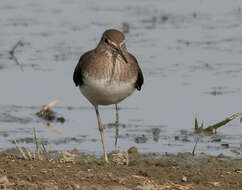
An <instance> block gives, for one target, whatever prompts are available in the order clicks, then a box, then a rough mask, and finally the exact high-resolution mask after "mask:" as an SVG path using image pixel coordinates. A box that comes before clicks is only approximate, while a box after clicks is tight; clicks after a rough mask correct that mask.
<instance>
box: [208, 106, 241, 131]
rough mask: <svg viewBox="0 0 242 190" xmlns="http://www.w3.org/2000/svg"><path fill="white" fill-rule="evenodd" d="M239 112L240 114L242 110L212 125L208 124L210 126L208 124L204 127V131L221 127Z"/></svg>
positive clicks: (238, 114)
mask: <svg viewBox="0 0 242 190" xmlns="http://www.w3.org/2000/svg"><path fill="white" fill-rule="evenodd" d="M241 114H242V111H241V112H239V113H236V114H234V115H232V116H230V117H229V118H226V119H225V120H223V121H221V122H218V123H216V124H214V125H210V126H208V127H207V128H205V129H204V131H206V132H211V131H213V130H215V131H216V130H217V129H218V128H219V127H221V126H223V125H226V124H227V123H228V122H230V121H232V120H233V119H235V118H237V117H239V116H240V115H241Z"/></svg>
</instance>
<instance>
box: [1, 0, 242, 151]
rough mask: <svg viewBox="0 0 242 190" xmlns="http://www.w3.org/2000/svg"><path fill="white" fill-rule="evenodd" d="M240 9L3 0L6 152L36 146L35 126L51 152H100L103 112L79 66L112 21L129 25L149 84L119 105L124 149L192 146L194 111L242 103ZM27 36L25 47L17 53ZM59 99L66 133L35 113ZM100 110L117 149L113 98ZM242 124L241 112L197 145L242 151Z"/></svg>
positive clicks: (207, 116)
mask: <svg viewBox="0 0 242 190" xmlns="http://www.w3.org/2000/svg"><path fill="white" fill-rule="evenodd" d="M218 5H219V6H218ZM241 7H242V3H241V2H240V1H226V0H214V1H212V2H211V1H209V0H204V1H199V0H188V1H180V0H173V1H170V0H165V1H140V0H139V1H138V0H136V1H132V2H130V1H122V4H121V5H120V4H116V2H114V1H110V0H107V1H104V2H103V1H102V2H101V1H100V2H94V1H87V0H86V1H82V2H79V1H77V0H71V1H70V0H68V1H67V0H53V1H46V0H44V1H39V2H35V1H31V0H26V1H24V2H19V1H16V0H15V1H14V0H13V1H1V2H0V15H1V17H0V88H1V93H0V94H1V98H0V136H1V137H0V144H1V146H0V150H5V149H7V148H11V147H15V145H14V144H13V143H12V142H13V140H14V139H17V140H25V141H26V143H27V146H30V147H31V146H34V145H33V128H35V129H36V132H37V137H38V138H41V139H43V141H44V143H45V145H46V148H47V149H49V150H56V149H58V150H70V149H73V148H77V149H78V150H80V151H84V152H88V153H95V154H101V153H102V149H101V143H100V136H99V132H98V129H97V121H96V116H95V112H94V110H93V108H92V106H91V105H90V103H89V102H88V101H87V100H86V99H85V98H84V97H83V96H82V95H81V94H80V92H79V90H78V89H77V88H75V86H74V83H73V81H72V73H73V69H74V67H75V65H76V64H77V61H78V59H79V57H80V55H81V54H82V53H84V52H85V51H87V50H89V49H91V48H94V47H95V45H96V44H97V43H98V41H99V39H100V37H101V35H102V32H103V31H104V30H105V29H107V28H113V27H114V28H117V29H119V30H121V31H122V30H123V28H122V26H123V23H128V25H129V32H128V33H127V34H126V39H127V47H128V49H129V51H130V52H132V53H133V54H134V55H136V57H137V59H138V61H139V64H140V66H141V68H142V70H143V72H144V76H145V84H144V86H143V89H142V91H141V92H136V93H135V94H133V95H132V96H131V97H129V98H127V99H126V100H125V101H123V102H122V103H120V105H119V107H120V112H119V113H120V130H119V133H120V138H119V141H118V148H117V149H119V150H127V149H128V148H129V147H131V146H136V147H138V149H139V151H141V152H157V153H161V154H163V153H165V152H168V153H177V152H185V151H188V152H191V151H192V149H193V146H194V144H195V142H196V139H197V136H196V135H194V134H193V133H192V132H193V128H194V118H195V116H197V117H198V119H199V121H200V122H202V121H204V123H205V125H210V124H214V123H215V122H217V121H221V120H223V119H225V118H226V117H228V116H230V115H232V114H234V113H236V112H239V111H241V97H242V87H241V79H242V74H241V73H242V63H241V55H242V46H241V44H242V37H241V34H242V19H241V18H242V10H241ZM18 41H21V42H22V43H23V46H19V47H17V48H16V51H15V54H14V55H15V58H16V59H15V60H14V59H10V54H9V51H10V50H11V49H12V48H13V47H14V45H15V44H16V43H17V42H18ZM16 60H17V62H16ZM56 98H60V102H59V103H58V104H57V105H56V106H54V107H53V110H54V111H55V112H57V113H58V114H59V115H60V116H63V117H65V119H66V122H65V123H64V124H61V123H56V122H54V123H51V125H52V126H53V127H55V128H56V129H57V131H58V133H53V132H52V131H51V130H50V129H49V128H47V127H46V126H45V125H44V121H42V120H41V119H39V118H37V116H36V115H35V113H36V112H38V111H39V110H40V109H41V108H42V106H43V105H45V104H47V103H49V102H50V101H52V100H54V99H56ZM100 112H101V115H102V120H103V123H104V124H105V142H106V146H107V149H108V151H112V150H115V149H116V148H115V147H114V137H115V128H114V126H113V123H114V121H115V109H114V106H108V107H102V108H101V111H100ZM241 127H242V124H241V123H240V121H239V120H238V119H236V120H233V121H232V122H230V123H229V124H227V126H224V127H222V128H221V129H219V130H218V134H217V135H216V136H200V140H199V143H198V146H197V150H196V151H197V153H202V152H204V153H206V154H215V155H217V154H219V153H223V154H226V155H233V156H237V154H236V153H233V152H232V151H231V150H236V151H237V152H238V153H240V154H241V151H242V140H241V137H242V128H241ZM216 138H221V141H219V142H214V141H213V139H216ZM223 144H229V148H226V146H224V145H223Z"/></svg>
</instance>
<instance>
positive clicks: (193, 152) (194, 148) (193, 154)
mask: <svg viewBox="0 0 242 190" xmlns="http://www.w3.org/2000/svg"><path fill="white" fill-rule="evenodd" d="M198 142H199V137H197V138H196V142H195V145H194V147H193V150H192V156H195V151H196V148H197V143H198Z"/></svg>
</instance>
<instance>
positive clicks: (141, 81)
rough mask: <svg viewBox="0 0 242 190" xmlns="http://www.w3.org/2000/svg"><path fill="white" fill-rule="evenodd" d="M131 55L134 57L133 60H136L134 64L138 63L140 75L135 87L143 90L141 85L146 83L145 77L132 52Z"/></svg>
mask: <svg viewBox="0 0 242 190" xmlns="http://www.w3.org/2000/svg"><path fill="white" fill-rule="evenodd" d="M129 55H130V57H131V58H132V60H133V61H134V64H136V65H137V69H138V76H137V80H136V83H135V88H136V89H137V90H141V86H142V85H143V83H144V77H143V73H142V70H141V69H140V67H139V64H138V61H137V59H136V58H135V57H134V56H133V55H132V54H131V53H129Z"/></svg>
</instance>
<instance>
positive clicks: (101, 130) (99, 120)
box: [95, 106, 109, 163]
mask: <svg viewBox="0 0 242 190" xmlns="http://www.w3.org/2000/svg"><path fill="white" fill-rule="evenodd" d="M95 110H96V115H97V122H98V127H99V131H100V135H101V141H102V145H103V153H104V161H105V162H106V163H109V161H108V156H107V152H106V149H105V145H104V135H103V131H104V129H103V124H102V122H101V118H100V114H99V111H98V106H95Z"/></svg>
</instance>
